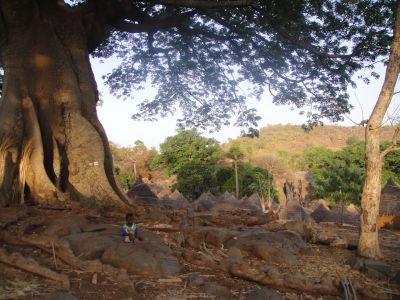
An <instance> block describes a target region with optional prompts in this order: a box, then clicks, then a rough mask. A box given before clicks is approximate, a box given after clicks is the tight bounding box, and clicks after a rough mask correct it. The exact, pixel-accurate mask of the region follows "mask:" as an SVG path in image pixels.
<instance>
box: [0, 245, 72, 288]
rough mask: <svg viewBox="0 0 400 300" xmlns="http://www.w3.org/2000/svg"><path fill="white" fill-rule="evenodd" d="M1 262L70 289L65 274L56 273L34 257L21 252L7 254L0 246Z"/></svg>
mask: <svg viewBox="0 0 400 300" xmlns="http://www.w3.org/2000/svg"><path fill="white" fill-rule="evenodd" d="M0 262H1V263H3V264H6V265H8V266H11V267H14V268H17V269H20V270H22V271H26V272H29V273H32V274H34V275H37V276H40V277H44V278H47V279H50V280H53V281H55V282H56V283H57V284H58V285H59V286H60V287H61V288H62V289H65V290H69V287H70V284H69V279H68V277H67V276H66V275H64V274H59V273H56V272H54V271H52V270H50V269H48V268H46V267H43V266H41V265H40V264H38V263H37V262H36V261H35V260H34V259H33V258H26V257H24V256H22V254H21V253H18V252H13V253H12V254H10V255H7V253H6V251H5V250H4V249H1V248H0Z"/></svg>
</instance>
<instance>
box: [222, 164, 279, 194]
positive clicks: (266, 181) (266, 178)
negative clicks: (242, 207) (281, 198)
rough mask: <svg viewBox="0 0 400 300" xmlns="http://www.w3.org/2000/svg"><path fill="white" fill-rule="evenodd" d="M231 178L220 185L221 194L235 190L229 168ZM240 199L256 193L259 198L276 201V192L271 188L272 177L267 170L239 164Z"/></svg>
mask: <svg viewBox="0 0 400 300" xmlns="http://www.w3.org/2000/svg"><path fill="white" fill-rule="evenodd" d="M231 169H232V171H231V174H232V175H231V176H230V177H229V178H227V180H226V181H225V182H224V183H223V184H221V186H220V191H221V192H233V191H234V190H235V178H234V174H233V168H232V167H231ZM238 175H239V186H240V197H244V196H251V195H252V194H253V193H258V194H259V195H260V196H261V197H263V198H267V196H268V195H270V196H271V198H273V199H275V200H277V198H278V192H277V191H276V189H275V188H274V186H273V176H272V174H270V172H268V170H267V169H264V168H260V167H254V166H252V165H251V164H249V163H239V165H238Z"/></svg>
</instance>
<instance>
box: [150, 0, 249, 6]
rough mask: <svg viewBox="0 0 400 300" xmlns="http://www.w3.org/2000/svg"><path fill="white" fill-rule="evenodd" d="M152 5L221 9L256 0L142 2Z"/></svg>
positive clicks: (159, 0)
mask: <svg viewBox="0 0 400 300" xmlns="http://www.w3.org/2000/svg"><path fill="white" fill-rule="evenodd" d="M144 2H147V3H153V4H162V5H171V6H184V7H193V8H195V7H198V8H221V7H239V6H249V5H253V4H255V3H256V2H257V1H256V0H147V1H144Z"/></svg>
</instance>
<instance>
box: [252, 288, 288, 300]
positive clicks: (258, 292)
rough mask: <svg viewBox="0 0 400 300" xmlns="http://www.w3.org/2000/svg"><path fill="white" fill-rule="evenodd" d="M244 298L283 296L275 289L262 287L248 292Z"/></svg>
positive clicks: (271, 299)
mask: <svg viewBox="0 0 400 300" xmlns="http://www.w3.org/2000/svg"><path fill="white" fill-rule="evenodd" d="M244 299H245V300H283V299H284V298H283V297H282V296H281V294H279V293H278V292H277V291H276V290H273V289H270V288H267V287H264V288H261V289H255V290H253V291H251V292H250V293H248V294H247V295H246V297H245V298H244Z"/></svg>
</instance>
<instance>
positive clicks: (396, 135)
mask: <svg viewBox="0 0 400 300" xmlns="http://www.w3.org/2000/svg"><path fill="white" fill-rule="evenodd" d="M399 134H400V126H398V127H396V129H395V130H394V133H393V137H392V143H391V144H390V146H389V147H387V148H386V149H385V150H384V151H382V153H381V158H382V159H383V158H384V157H385V156H386V155H387V154H389V153H390V152H393V151H397V150H400V147H399V146H398V145H397V140H398V138H399Z"/></svg>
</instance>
